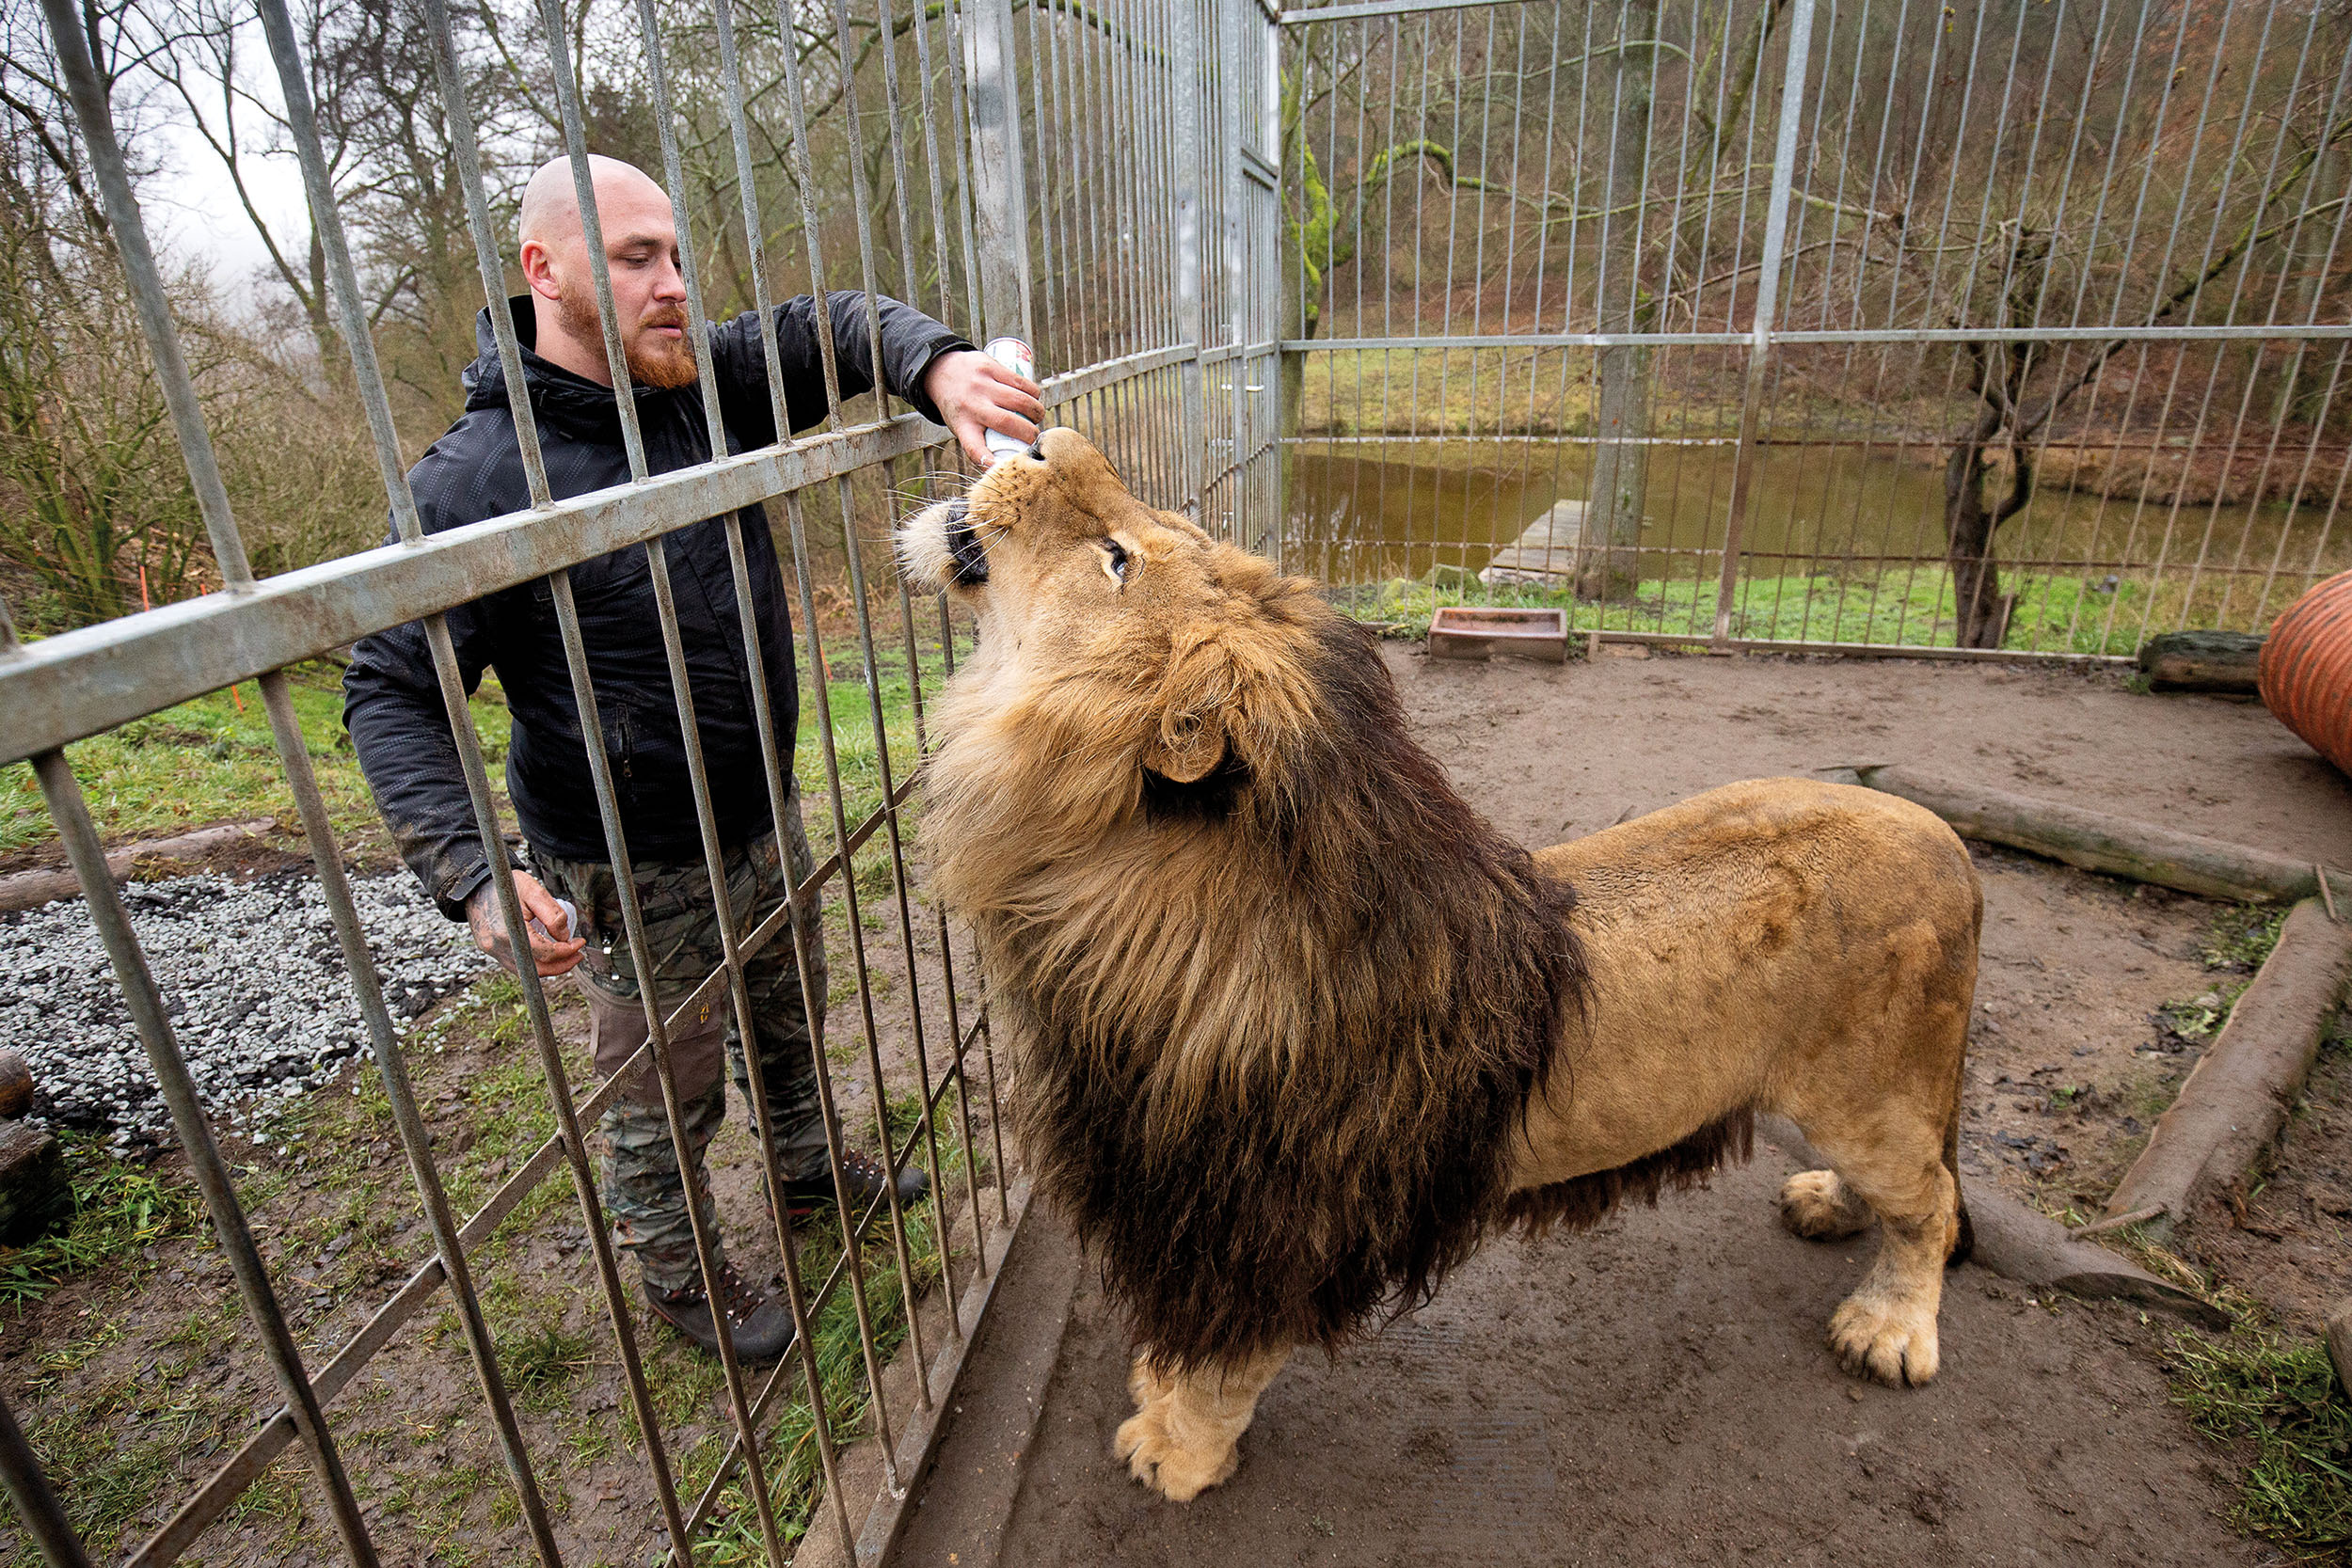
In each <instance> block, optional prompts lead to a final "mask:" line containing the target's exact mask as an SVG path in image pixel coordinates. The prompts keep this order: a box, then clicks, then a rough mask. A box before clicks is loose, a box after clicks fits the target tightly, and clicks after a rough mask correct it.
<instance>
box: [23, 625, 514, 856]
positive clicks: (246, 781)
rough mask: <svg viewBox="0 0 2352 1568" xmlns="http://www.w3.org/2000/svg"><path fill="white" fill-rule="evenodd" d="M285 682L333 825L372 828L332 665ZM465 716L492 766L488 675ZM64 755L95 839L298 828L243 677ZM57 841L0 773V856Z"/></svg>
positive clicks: (494, 721) (493, 687) (262, 718)
mask: <svg viewBox="0 0 2352 1568" xmlns="http://www.w3.org/2000/svg"><path fill="white" fill-rule="evenodd" d="M287 686H288V688H289V689H290V691H291V694H292V696H293V698H294V717H295V720H296V721H297V722H298V723H299V724H300V725H301V727H302V739H303V745H304V749H305V750H307V751H308V752H310V766H311V769H312V771H314V772H315V773H316V774H317V775H318V782H319V793H320V795H321V796H322V797H323V798H324V799H325V800H326V810H327V815H328V816H329V817H330V818H331V819H332V820H333V822H334V824H335V827H336V830H337V831H338V832H349V831H350V830H351V829H353V828H355V827H362V826H368V825H372V824H373V822H374V820H375V808H374V806H373V803H372V802H371V800H369V797H368V791H367V783H366V781H365V780H364V779H362V778H361V777H360V776H359V763H358V757H356V756H355V755H353V753H352V751H351V745H350V740H349V737H347V736H345V735H344V734H343V725H342V712H343V701H342V672H340V671H338V670H336V669H335V668H334V667H333V666H331V665H326V664H309V665H303V666H301V667H299V668H297V669H295V670H293V671H290V672H288V678H287ZM240 704H242V706H240ZM473 715H474V724H475V728H476V729H477V731H478V732H479V733H480V734H481V736H482V743H483V749H484V752H485V754H486V755H487V757H488V758H489V759H490V761H491V763H492V764H493V769H494V772H495V765H496V764H497V762H498V761H499V760H500V759H501V758H502V757H504V756H505V754H506V735H507V713H506V703H505V699H504V698H503V697H502V696H501V694H500V692H499V689H498V683H497V682H496V680H495V679H485V680H484V682H483V683H482V689H481V691H479V692H477V693H476V694H475V697H474V701H473ZM66 760H67V761H68V763H69V764H71V766H72V768H73V776H74V778H75V779H76V780H78V781H79V782H80V784H81V785H82V793H83V797H84V799H86V800H87V801H88V802H89V813H90V817H91V819H92V820H93V821H94V822H95V823H96V824H97V827H98V832H99V833H100V835H101V836H102V837H103V838H105V839H107V840H109V841H112V840H115V839H118V838H128V837H144V836H151V835H153V834H156V833H167V832H174V831H177V830H179V829H182V828H187V827H195V826H199V825H201V824H203V823H207V822H218V821H222V820H224V819H227V818H231V817H250V816H274V817H276V818H277V819H278V826H279V827H280V828H281V829H284V830H286V831H288V832H298V831H299V830H300V820H299V818H297V817H296V816H295V815H294V792H293V791H292V790H291V789H290V788H289V787H288V786H287V784H286V780H285V772H284V769H283V768H282V767H281V766H280V765H279V763H278V748H277V747H276V745H275V744H273V742H272V739H271V736H270V728H269V715H268V714H267V713H266V712H265V711H264V710H263V708H262V697H261V693H260V691H259V690H258V689H256V688H255V686H254V683H252V682H250V681H246V682H243V683H241V684H240V685H238V686H237V687H235V688H234V689H232V690H230V691H215V692H212V693H209V694H208V695H205V696H202V697H198V698H196V699H194V700H193V701H190V702H185V703H182V704H180V705H178V706H176V707H168V708H165V709H164V710H163V711H161V712H160V713H153V714H150V715H149V716H148V717H146V718H144V719H135V720H133V721H131V722H129V723H127V724H124V725H121V726H119V727H118V728H116V729H113V730H109V731H107V732H106V733H105V734H103V735H95V736H90V737H89V738H88V739H87V740H83V741H77V742H75V743H74V744H73V745H71V746H69V747H67V748H66ZM55 837H56V832H55V830H54V829H53V828H51V826H50V823H49V812H48V808H47V806H46V805H45V804H44V803H43V801H42V800H41V795H40V782H39V781H38V780H37V779H36V778H35V777H34V776H33V769H32V767H31V765H30V764H28V763H22V762H19V763H11V764H9V765H8V767H6V768H0V854H4V853H7V852H8V851H9V850H12V849H21V848H24V847H28V846H32V845H36V844H41V843H45V842H47V841H49V840H51V839H53V838H55Z"/></svg>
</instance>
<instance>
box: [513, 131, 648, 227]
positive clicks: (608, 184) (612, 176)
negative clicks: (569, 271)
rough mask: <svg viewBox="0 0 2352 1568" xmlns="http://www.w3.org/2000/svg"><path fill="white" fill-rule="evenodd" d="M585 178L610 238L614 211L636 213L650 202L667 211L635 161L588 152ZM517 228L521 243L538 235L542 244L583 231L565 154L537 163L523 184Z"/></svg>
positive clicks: (577, 199)
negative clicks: (592, 186) (625, 160)
mask: <svg viewBox="0 0 2352 1568" xmlns="http://www.w3.org/2000/svg"><path fill="white" fill-rule="evenodd" d="M588 178H589V180H590V181H591V182H592V183H593V184H594V185H595V187H596V214H597V216H598V218H599V220H600V222H601V225H602V227H603V229H604V230H605V237H606V239H608V240H610V239H612V237H613V235H612V226H613V217H614V214H615V212H616V210H617V211H621V212H627V213H630V214H635V213H637V212H639V211H641V210H643V209H644V208H646V207H648V206H652V207H658V208H660V212H661V215H662V217H663V218H664V219H667V218H668V216H669V213H670V198H669V197H668V195H666V194H665V193H664V192H663V191H662V189H661V187H660V185H659V184H657V183H656V182H654V180H653V179H652V177H651V176H649V175H647V174H646V173H645V171H644V169H641V168H639V167H638V166H636V165H635V164H625V163H623V162H621V160H620V159H618V158H608V157H606V156H605V155H604V154H603V153H601V152H591V153H589V154H588ZM515 227H516V238H517V239H519V240H520V241H521V242H522V243H523V244H525V245H529V244H530V243H531V242H532V241H533V240H536V241H538V242H539V243H540V244H541V245H556V246H560V245H565V244H567V243H569V242H571V241H573V240H576V239H578V238H579V237H580V234H581V233H582V232H583V231H584V230H583V227H582V225H581V223H580V197H579V194H578V190H577V187H575V186H574V184H573V183H572V161H571V160H570V159H569V158H555V159H550V160H549V161H548V162H547V163H544V164H542V165H540V166H539V171H538V172H537V173H536V174H533V175H532V177H531V183H530V184H528V185H526V186H524V187H523V210H522V215H521V217H520V219H519V220H518V221H517V222H516V226H515Z"/></svg>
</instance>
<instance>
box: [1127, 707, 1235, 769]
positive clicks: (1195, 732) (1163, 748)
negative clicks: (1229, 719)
mask: <svg viewBox="0 0 2352 1568" xmlns="http://www.w3.org/2000/svg"><path fill="white" fill-rule="evenodd" d="M1224 760H1225V726H1224V724H1222V723H1221V722H1219V721H1217V720H1216V718H1214V717H1211V718H1208V719H1203V718H1202V717H1201V716H1200V714H1197V713H1171V714H1169V715H1168V717H1167V719H1165V720H1164V721H1162V722H1161V724H1160V733H1159V734H1157V735H1155V736H1152V740H1151V743H1150V744H1149V745H1147V746H1145V747H1144V749H1143V766H1144V767H1146V768H1150V769H1151V770H1152V772H1154V773H1157V774H1158V775H1159V776H1160V777H1161V778H1163V779H1167V780H1168V781H1169V782H1170V783H1172V784H1191V783H1194V782H1195V781H1196V780H1200V779H1204V778H1207V777H1208V776H1209V775H1210V774H1211V773H1213V772H1215V771H1216V766H1217V764H1219V763H1221V762H1223V761H1224Z"/></svg>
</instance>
